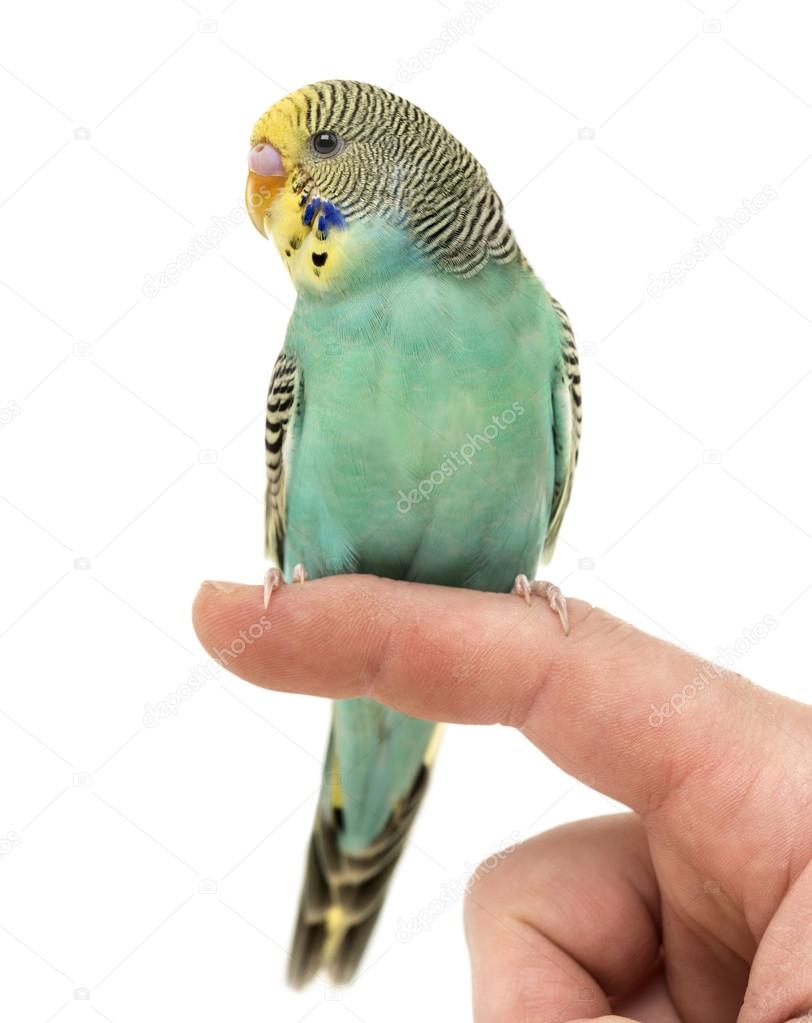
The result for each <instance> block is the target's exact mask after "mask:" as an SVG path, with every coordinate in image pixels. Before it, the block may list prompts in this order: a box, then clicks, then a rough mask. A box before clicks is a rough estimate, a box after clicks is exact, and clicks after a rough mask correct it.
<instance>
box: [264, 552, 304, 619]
mask: <svg viewBox="0 0 812 1023" xmlns="http://www.w3.org/2000/svg"><path fill="white" fill-rule="evenodd" d="M290 578H291V582H294V583H304V582H307V569H306V568H305V567H304V565H302V564H301V563H300V564H298V565H296V566H295V567H294V569H293V573H292V575H291V577H290ZM284 584H285V579H284V577H283V575H282V573H281V572H280V571H279V569H278V568H273V567H271V568H269V569H268V571H267V572H266V573H265V578H264V579H263V583H262V602H263V604H264V605H265V607H266V609H267V607H268V604H269V603H270V601H271V597H272V596H273V594H274V593H276V591H277V590H278V589H279V587H280V586H284Z"/></svg>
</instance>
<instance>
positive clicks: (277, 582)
mask: <svg viewBox="0 0 812 1023" xmlns="http://www.w3.org/2000/svg"><path fill="white" fill-rule="evenodd" d="M284 581H285V580H284V579H283V578H282V573H281V572H280V571H279V569H278V568H273V567H271V568H269V569H268V571H267V572H266V573H265V578H264V579H263V585H262V602H263V604H264V605H265V607H266V608H267V607H268V603H269V602H270V599H271V594H273V593H275V592H276V591H277V590H278V589H279V587H280V586H281V585H282V583H283V582H284Z"/></svg>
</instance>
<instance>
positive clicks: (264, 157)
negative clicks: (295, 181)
mask: <svg viewBox="0 0 812 1023" xmlns="http://www.w3.org/2000/svg"><path fill="white" fill-rule="evenodd" d="M286 178H287V175H286V174H285V169H284V167H283V165H282V157H281V155H280V154H279V151H278V150H276V149H274V147H273V146H272V145H270V143H268V142H258V143H257V144H256V145H255V146H253V148H252V149H251V150H250V151H249V153H248V180H247V181H246V183H245V205H246V208H247V210H248V216H249V217H250V218H251V221H252V223H253V225H254V227H255V228H256V229H257V231H259V233H260V234H261V235H262V236H263V237H264V238H267V237H268V232H267V230H266V226H265V218H266V214H267V212H268V209H269V207H270V205H271V203H272V202H273V200H274V199H275V198H276V196H277V194H278V193H279V191H280V189H281V188H282V186H283V185H284V184H285V181H286Z"/></svg>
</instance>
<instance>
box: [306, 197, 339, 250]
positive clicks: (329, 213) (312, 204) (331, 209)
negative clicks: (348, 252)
mask: <svg viewBox="0 0 812 1023" xmlns="http://www.w3.org/2000/svg"><path fill="white" fill-rule="evenodd" d="M317 213H318V214H319V219H318V220H317V222H316V235H317V237H318V238H319V240H320V241H324V239H325V238H326V237H327V234H328V232H329V231H330V228H332V227H335V228H342V227H346V226H347V221H346V220H345V219H344V217H343V215H342V213H341V210H340V209H339V208H338V206H334V205H333V203H331V202H327V201H326V200H323V199H311V200H310V201H309V202H308V204H307V206H306V207H305V211H304V213H303V214H302V223H303V224H304V225H305V227H310V225H311V224H312V223H313V220H314V218H315V216H316V214H317Z"/></svg>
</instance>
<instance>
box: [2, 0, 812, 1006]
mask: <svg viewBox="0 0 812 1023" xmlns="http://www.w3.org/2000/svg"><path fill="white" fill-rule="evenodd" d="M493 7H494V9H493V10H488V8H487V7H486V6H485V5H484V4H483V5H481V6H480V7H476V6H472V7H467V8H466V7H463V6H461V5H459V4H457V3H456V0H447V3H446V2H439V0H419V2H415V3H411V4H410V5H409V8H408V13H398V12H397V11H396V10H395V9H385V8H384V7H383V6H382V5H380V4H373V3H353V2H351V0H343V2H341V3H337V2H331V3H327V2H319V0H314V2H311V3H309V4H307V5H302V4H270V3H267V2H266V3H259V2H254V0H231V3H229V4H228V5H227V6H226V7H225V9H223V8H221V7H220V6H218V5H217V4H216V3H213V4H212V5H211V6H210V5H209V4H208V2H207V0H195V3H194V4H193V3H191V2H182V0H176V2H170V0H163V2H160V3H159V2H157V0H145V2H143V3H139V4H126V5H117V4H112V3H101V2H100V0H99V2H92V0H81V2H78V3H73V4H58V3H55V2H51V3H46V4H42V5H39V6H36V5H23V4H16V5H14V8H13V11H11V10H7V11H6V12H5V14H4V26H3V29H4V30H3V33H2V37H0V64H1V65H2V68H0V109H2V111H3V114H4V122H5V123H4V128H3V134H2V160H0V239H2V246H0V318H1V320H0V322H2V330H3V343H2V350H3V369H2V376H1V377H0V420H2V428H0V459H2V469H1V470H0V471H1V473H2V476H1V477H0V496H1V497H2V500H0V531H1V533H0V535H2V540H3V542H2V549H3V584H2V586H0V633H2V638H1V639H0V643H2V656H3V664H4V671H3V678H2V682H1V683H0V770H2V779H3V781H2V800H1V801H0V839H2V838H5V837H6V836H8V835H11V836H12V837H10V838H8V839H7V844H5V845H2V846H0V848H2V850H3V853H4V854H3V856H2V859H0V907H1V908H0V963H2V973H3V980H2V983H1V984H0V1000H1V1001H2V1008H0V1014H1V1015H2V1016H3V1018H4V1019H8V1020H14V1021H15V1023H46V1021H48V1020H52V1019H57V1020H58V1021H59V1023H69V1021H80V1020H81V1021H93V1020H98V1019H99V1018H101V1019H104V1020H108V1021H110V1023H137V1021H138V1023H140V1021H142V1020H145V1019H151V1020H174V1019H181V1020H191V1019H194V1020H199V1021H209V1020H211V1021H213V1020H220V1019H234V1020H241V1021H245V1023H249V1021H259V1020H268V1019H274V1020H276V1019H279V1020H294V1021H295V1020H299V1019H307V1020H308V1021H309V1023H316V1021H318V1023H325V1021H328V1020H330V1021H345V1023H350V1021H352V1020H360V1021H362V1023H372V1021H373V1020H380V1019H386V1020H389V1021H397V1020H413V1019H415V1018H423V1019H429V1020H439V1019H462V1018H465V1017H466V1016H467V1013H468V1009H467V1004H468V972H467V963H466V957H465V951H464V943H463V937H462V929H461V905H460V902H459V901H457V902H455V903H454V905H453V906H451V907H450V908H448V909H446V910H445V911H444V912H442V913H441V914H439V915H437V916H436V917H432V913H431V912H430V911H428V910H427V912H426V913H425V914H424V918H425V919H427V918H429V917H431V921H430V925H428V926H427V927H426V929H425V930H424V931H423V932H421V933H420V934H418V935H417V936H415V937H413V938H412V940H411V941H409V942H406V943H403V942H399V941H398V940H397V933H398V921H399V920H408V919H410V918H412V917H414V916H415V915H416V914H418V913H419V912H420V911H421V909H426V907H430V906H431V903H432V900H434V899H436V898H437V896H438V895H440V893H441V892H442V891H443V890H444V886H445V885H448V884H452V885H456V884H457V883H458V882H459V881H460V879H464V875H465V874H466V872H467V871H469V870H470V869H471V868H472V867H473V866H474V865H475V864H476V863H477V861H478V860H479V859H480V858H482V857H483V856H485V855H487V854H488V853H489V852H490V851H492V850H493V849H495V848H497V847H499V846H502V845H504V844H505V843H506V842H509V841H510V840H511V838H512V837H515V836H516V835H521V836H524V835H529V834H532V833H534V832H536V831H537V830H539V829H541V828H544V827H548V826H551V825H555V824H556V823H559V822H561V821H565V820H570V819H573V818H578V817H581V816H584V815H589V814H595V813H603V812H607V811H609V812H611V811H612V810H613V809H616V807H614V805H613V804H610V803H608V801H607V800H606V799H604V798H603V797H601V796H598V795H596V794H594V793H592V792H590V791H589V790H587V789H585V788H583V787H582V786H580V785H577V784H574V783H573V782H572V781H571V780H569V779H568V778H567V776H565V775H564V774H562V773H561V772H560V771H558V770H556V769H554V768H553V767H552V766H551V765H550V764H549V763H547V762H546V761H545V760H544V758H543V757H542V756H540V755H539V754H538V753H536V752H535V751H533V750H532V749H531V748H529V746H528V745H526V744H525V743H524V742H523V741H522V740H521V739H520V738H519V737H518V736H517V735H514V734H511V733H508V732H507V731H504V730H501V729H497V728H492V729H475V728H468V729H463V728H454V729H451V730H450V731H449V734H448V737H447V741H446V744H445V747H444V749H443V751H442V754H441V757H440V759H439V762H438V769H437V771H436V777H435V779H434V783H433V785H432V789H431V792H430V797H429V799H428V800H427V805H426V807H425V810H424V813H423V814H422V816H421V817H420V819H419V822H418V824H417V826H416V829H415V832H414V842H413V843H412V845H411V847H410V848H409V849H408V851H407V855H406V857H405V860H404V862H403V864H402V866H401V869H400V871H399V872H398V874H397V875H396V879H395V883H394V885H393V888H392V891H391V893H390V898H389V902H388V904H387V908H386V910H385V913H384V915H383V917H382V920H381V922H380V925H379V927H378V930H377V933H376V936H375V939H374V942H373V944H372V947H371V949H370V951H369V954H368V956H367V959H366V972H365V973H364V974H363V976H362V977H361V978H360V980H359V981H358V982H357V984H356V985H355V986H354V987H353V988H352V989H350V990H348V991H344V992H343V993H340V992H334V991H331V990H329V989H325V988H324V987H323V985H322V984H321V983H320V982H317V983H316V984H315V985H314V986H313V987H311V988H310V989H309V990H307V991H306V992H305V993H303V994H294V993H292V992H289V991H288V990H287V989H286V988H285V986H284V984H283V970H284V963H285V953H284V947H285V946H286V944H287V942H288V940H289V936H290V928H291V924H292V918H293V913H294V906H295V902H296V899H297V895H298V886H299V880H300V871H301V864H302V857H303V851H304V847H305V843H306V839H307V835H308V831H309V826H310V821H311V816H312V813H313V808H314V796H315V789H316V788H317V785H318V781H319V774H320V760H321V755H322V748H323V743H324V736H325V731H326V725H327V706H326V705H325V704H323V703H320V702H318V701H315V700H312V699H307V698H303V697H302V698H299V697H291V696H282V695H277V694H275V693H270V692H264V691H259V690H256V689H253V688H251V687H250V686H248V685H246V684H244V683H242V682H240V681H239V680H236V679H233V678H231V677H229V676H227V675H225V674H221V675H219V676H218V677H213V676H211V675H209V678H210V681H208V682H207V683H206V684H205V685H204V686H203V687H202V688H200V689H199V691H197V692H195V693H194V695H192V696H191V698H189V699H187V700H185V701H183V702H182V703H181V704H180V706H179V708H178V712H177V714H175V715H174V716H172V717H171V718H169V719H167V720H163V721H161V722H160V723H159V724H158V726H157V727H152V728H150V727H146V726H145V724H144V714H145V705H146V704H152V705H156V704H159V703H160V702H161V701H166V700H167V699H168V698H170V697H172V696H173V694H176V693H177V691H178V687H179V686H180V687H181V691H183V688H182V687H183V684H184V683H185V682H186V681H187V679H188V678H189V677H190V675H192V674H193V673H194V672H198V678H201V677H206V676H205V674H203V675H201V674H200V673H201V672H202V673H205V672H207V671H209V670H210V666H209V665H208V664H207V662H206V658H205V656H204V654H203V653H202V652H201V650H200V649H199V647H198V645H197V643H196V640H195V637H194V634H193V632H192V628H191V625H190V614H189V606H190V602H191V599H192V597H193V594H194V591H195V588H196V585H197V582H198V580H199V579H200V578H202V577H204V576H209V577H213V578H221V579H229V578H237V579H241V580H246V581H254V580H256V581H259V579H260V578H261V574H262V570H263V562H262V551H261V536H262V504H261V500H260V498H261V494H262V491H263V485H264V480H263V453H262V432H263V431H262V419H261V414H262V411H263V408H264V398H265V391H266V386H267V381H268V377H269V372H270V369H271V366H272V364H273V360H274V357H275V355H276V352H277V350H278V348H279V345H280V343H281V340H282V337H283V332H284V327H285V322H286V319H287V317H288V314H289V309H290V307H291V304H292V302H293V292H292V288H291V285H290V283H289V281H288V279H287V277H286V275H285V272H284V270H283V268H282V266H281V263H280V262H279V260H278V258H277V255H276V252H275V251H274V249H273V247H272V246H271V245H270V244H263V243H262V240H261V239H260V238H259V236H258V235H257V234H256V233H255V231H254V230H253V228H252V227H251V225H250V224H248V223H247V222H246V221H245V220H244V219H243V218H242V215H241V209H242V207H241V193H242V188H243V181H244V167H245V154H246V152H247V147H248V135H249V131H250V129H251V126H252V124H253V121H254V120H255V118H256V117H257V116H258V115H259V113H260V112H261V111H262V110H263V109H264V108H265V107H267V106H269V105H270V104H271V103H273V102H275V101H276V100H277V99H278V98H280V97H281V96H282V95H283V94H284V93H285V92H287V91H289V90H291V89H294V88H296V87H298V86H300V85H302V84H305V83H307V82H309V81H314V80H318V79H321V78H330V77H346V78H350V77H352V78H359V79H362V80H368V81H372V82H375V83H377V84H380V85H383V86H389V87H390V88H393V89H394V90H395V91H399V92H402V93H404V94H405V95H406V96H408V97H409V98H411V99H413V100H414V101H416V102H417V103H418V104H420V105H421V106H423V107H424V108H425V109H427V110H428V111H429V112H430V113H432V114H433V115H435V116H436V117H437V118H438V119H439V120H441V121H442V122H443V123H444V124H445V125H447V126H448V127H449V128H450V129H451V130H452V131H453V132H454V133H455V134H457V135H458V136H459V137H460V138H461V139H462V140H463V141H464V142H465V143H466V144H468V145H469V147H470V148H471V149H472V150H473V152H474V153H475V154H476V155H477V156H478V157H479V158H480V159H481V160H482V161H483V163H484V164H485V165H486V166H487V167H488V169H489V172H490V174H491V177H492V180H493V182H494V184H495V185H496V187H497V189H498V190H499V192H500V193H501V194H502V196H503V198H504V199H505V201H506V202H507V209H508V214H509V219H510V221H511V223H512V225H513V227H514V229H515V231H516V233H517V235H518V237H519V241H520V244H521V245H522V247H523V248H524V250H525V252H526V253H527V255H528V257H529V259H530V260H531V262H532V263H533V265H534V266H535V267H536V269H537V270H538V272H539V273H540V275H541V276H542V277H543V279H544V280H545V281H546V282H547V284H548V286H549V287H550V289H551V291H552V292H553V294H555V295H556V296H557V297H558V298H559V299H560V300H561V301H562V302H563V304H564V305H565V307H566V308H567V309H568V310H569V312H570V314H571V316H572V320H573V323H574V325H575V328H576V333H577V335H578V337H579V339H580V343H581V349H582V364H583V378H584V395H585V430H584V442H583V455H582V460H581V464H580V466H579V471H578V476H577V480H576V486H575V492H574V496H573V500H572V505H571V508H570V512H569V515H568V517H567V519H566V521H565V525H564V531H563V538H562V542H561V543H560V544H559V549H558V552H557V554H556V557H555V560H554V562H553V564H552V565H551V566H550V576H551V578H553V579H555V580H557V581H559V582H562V584H563V586H564V588H565V590H566V591H567V592H568V593H570V594H572V595H579V596H581V597H585V598H587V599H590V600H592V601H594V602H596V603H601V604H603V605H605V606H607V607H608V608H610V609H612V610H613V611H614V612H616V613H617V614H619V615H622V616H625V617H627V618H628V619H630V620H632V621H633V622H635V623H637V624H638V625H640V626H641V627H643V628H646V629H648V630H651V631H652V632H654V633H657V634H659V635H663V636H666V637H670V638H672V639H674V640H675V641H678V642H680V643H682V644H684V645H686V646H688V647H690V648H693V649H694V650H697V651H699V652H702V653H704V654H706V655H708V656H714V655H715V654H716V651H717V645H719V644H721V645H723V646H731V645H733V644H734V643H735V641H736V640H737V639H741V637H742V636H743V634H744V630H746V629H749V628H751V627H752V626H754V625H755V624H756V623H758V622H760V621H763V620H764V619H765V616H767V615H772V616H773V617H774V619H775V621H776V622H777V625H778V627H777V628H775V629H773V630H772V631H770V633H769V637H768V638H767V639H764V640H763V641H762V642H760V643H758V644H756V645H752V646H751V649H750V650H749V652H748V653H746V654H745V655H744V656H742V657H741V658H740V660H739V662H738V663H737V669H738V670H740V671H743V672H745V673H747V674H749V675H751V676H753V677H754V678H756V679H757V680H759V681H760V682H763V683H765V684H767V685H769V686H772V687H773V688H775V689H777V690H780V691H782V692H784V693H787V694H790V695H795V696H798V697H802V698H803V697H804V696H805V695H806V694H808V691H809V681H808V680H809V666H808V661H809V645H808V635H809V626H808V622H809V618H810V614H812V590H810V580H811V579H812V577H811V576H810V568H812V487H810V485H809V459H808V449H807V445H808V437H809V425H810V418H812V413H810V410H809V402H810V398H812V375H810V374H812V319H810V318H811V317H812V299H810V295H809V223H810V201H809V192H810V181H811V180H812V160H810V159H809V158H810V155H812V65H810V62H809V31H810V27H811V26H810V24H809V23H808V22H807V21H806V18H805V12H804V11H803V8H802V5H799V4H797V3H792V0H770V2H767V0H738V2H736V3H733V4H732V6H731V5H730V3H729V2H727V3H724V2H723V3H717V2H715V0H701V2H700V3H699V4H694V3H693V2H691V0H657V2H651V0H617V2H615V3H612V4H607V3H605V2H603V0H572V2H568V3H564V2H560V0H558V2H555V3H548V2H544V3H538V4H536V3H534V4H530V3H527V4H524V5H521V4H519V3H518V2H516V0H501V2H498V3H495V4H494V5H493ZM466 11H467V12H468V13H467V14H465V23H466V25H467V27H468V28H469V29H470V31H468V32H466V33H465V34H463V35H462V36H461V37H460V38H459V39H458V40H457V41H450V42H449V41H448V40H442V39H441V41H440V42H434V43H433V40H435V41H436V40H438V39H440V38H441V33H442V32H443V26H444V24H445V23H447V22H449V21H452V20H454V19H459V18H460V17H461V16H462V15H463V13H464V12H466ZM472 12H473V13H472ZM714 19H719V20H718V21H716V20H714ZM417 55H421V56H420V59H421V60H422V62H423V64H425V65H426V66H425V67H422V68H420V70H418V71H417V72H411V73H410V72H409V71H408V70H407V69H408V67H409V65H408V61H409V60H410V59H411V58H413V57H416V56H417ZM401 59H403V60H404V61H406V62H407V63H406V64H401V63H400V61H401ZM88 136H89V137H88ZM592 136H594V137H592ZM765 188H768V189H770V190H774V198H772V199H771V200H770V201H769V203H768V204H767V205H766V208H764V209H763V210H761V211H760V212H757V213H756V214H754V215H750V216H749V217H747V216H744V215H742V214H741V213H740V218H741V219H742V220H746V222H745V223H742V224H740V225H737V226H735V227H733V228H730V229H729V232H728V233H729V237H726V238H725V240H724V243H723V244H722V245H721V247H720V248H719V250H718V251H713V252H712V253H711V254H709V255H708V256H707V258H705V259H703V260H702V261H701V262H699V263H698V264H697V265H693V266H692V265H691V260H690V258H688V259H686V258H685V257H686V254H688V253H689V252H690V250H691V247H692V245H693V244H694V240H695V239H696V238H697V237H699V236H700V235H702V234H704V233H709V232H710V231H711V230H712V229H713V228H714V227H716V226H718V221H717V218H719V217H721V218H723V219H724V218H734V217H735V215H736V212H737V211H741V210H742V209H745V210H746V209H747V206H746V201H750V200H751V199H753V197H754V196H757V195H758V194H759V193H763V192H764V190H765ZM212 218H219V219H217V221H216V223H217V224H218V225H219V230H220V232H221V235H222V236H221V237H219V238H218V236H217V232H216V231H214V230H213V221H212ZM224 225H225V226H224ZM199 235H202V236H204V237H205V238H206V239H207V242H208V244H209V246H210V248H209V250H208V251H207V252H206V254H205V256H204V257H203V258H200V259H198V260H196V261H194V262H193V264H192V265H184V264H185V263H186V262H187V261H186V258H185V256H184V255H183V254H184V253H185V251H186V250H187V248H188V247H189V245H190V240H191V239H193V238H194V237H195V236H199ZM673 265H676V266H677V271H676V272H677V273H679V272H680V270H681V271H682V272H683V283H681V284H680V285H676V284H675V285H673V286H671V287H669V288H665V289H664V290H663V293H662V294H661V295H660V296H659V297H654V296H653V294H652V291H654V292H657V289H656V288H653V289H652V287H651V276H650V275H652V274H653V275H654V277H655V279H656V278H660V276H661V275H662V274H664V273H666V272H668V271H669V268H671V267H672V266H673ZM167 270H168V271H169V272H170V273H173V274H176V276H177V280H176V283H174V284H172V285H170V286H167V287H163V288H158V287H154V286H153V287H150V286H149V284H148V282H149V281H150V280H154V275H156V274H159V273H160V272H161V271H167ZM156 292H157V293H156ZM528 457H532V453H531V452H528ZM428 992H431V996H430V999H429V994H428Z"/></svg>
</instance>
